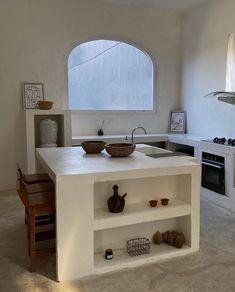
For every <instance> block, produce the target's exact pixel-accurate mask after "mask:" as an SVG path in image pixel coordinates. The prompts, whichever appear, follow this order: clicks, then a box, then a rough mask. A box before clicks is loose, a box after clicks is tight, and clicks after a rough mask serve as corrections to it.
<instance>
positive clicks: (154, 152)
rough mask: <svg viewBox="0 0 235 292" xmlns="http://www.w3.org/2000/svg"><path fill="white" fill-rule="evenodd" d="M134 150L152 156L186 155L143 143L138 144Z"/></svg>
mask: <svg viewBox="0 0 235 292" xmlns="http://www.w3.org/2000/svg"><path fill="white" fill-rule="evenodd" d="M136 151H138V152H141V153H143V154H145V155H147V156H149V157H152V158H163V157H174V156H188V155H187V154H185V153H183V152H179V151H176V152H172V151H169V150H166V149H162V148H159V147H154V146H149V145H145V144H139V145H137V147H136Z"/></svg>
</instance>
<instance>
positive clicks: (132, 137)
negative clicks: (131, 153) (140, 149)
mask: <svg viewBox="0 0 235 292" xmlns="http://www.w3.org/2000/svg"><path fill="white" fill-rule="evenodd" d="M137 129H142V130H143V131H144V133H145V135H147V131H146V130H145V128H144V127H136V128H134V129H133V130H132V132H131V143H132V144H133V143H134V133H135V131H136V130H137Z"/></svg>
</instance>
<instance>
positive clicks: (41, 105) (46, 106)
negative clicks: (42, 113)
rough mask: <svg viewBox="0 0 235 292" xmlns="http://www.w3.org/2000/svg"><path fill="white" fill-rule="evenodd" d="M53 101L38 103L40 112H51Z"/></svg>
mask: <svg viewBox="0 0 235 292" xmlns="http://www.w3.org/2000/svg"><path fill="white" fill-rule="evenodd" d="M53 103H54V102H53V101H48V100H39V101H38V106H39V108H40V110H50V109H51V108H52V105H53Z"/></svg>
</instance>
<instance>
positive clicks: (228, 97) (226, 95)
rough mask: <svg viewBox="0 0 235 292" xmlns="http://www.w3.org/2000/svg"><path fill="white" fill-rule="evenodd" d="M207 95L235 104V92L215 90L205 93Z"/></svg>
mask: <svg viewBox="0 0 235 292" xmlns="http://www.w3.org/2000/svg"><path fill="white" fill-rule="evenodd" d="M205 97H217V98H218V100H220V101H223V102H227V103H230V104H235V92H229V91H215V92H211V93H209V94H207V95H205Z"/></svg>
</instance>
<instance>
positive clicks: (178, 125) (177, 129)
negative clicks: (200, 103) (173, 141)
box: [169, 110, 186, 134]
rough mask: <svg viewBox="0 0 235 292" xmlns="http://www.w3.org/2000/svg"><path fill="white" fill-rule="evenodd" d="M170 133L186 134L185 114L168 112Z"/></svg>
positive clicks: (180, 111) (182, 112)
mask: <svg viewBox="0 0 235 292" xmlns="http://www.w3.org/2000/svg"><path fill="white" fill-rule="evenodd" d="M169 132H170V133H181V134H184V133H186V112H185V111H182V110H175V111H171V112H170V119H169Z"/></svg>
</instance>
